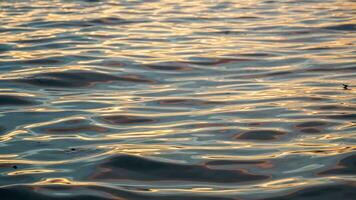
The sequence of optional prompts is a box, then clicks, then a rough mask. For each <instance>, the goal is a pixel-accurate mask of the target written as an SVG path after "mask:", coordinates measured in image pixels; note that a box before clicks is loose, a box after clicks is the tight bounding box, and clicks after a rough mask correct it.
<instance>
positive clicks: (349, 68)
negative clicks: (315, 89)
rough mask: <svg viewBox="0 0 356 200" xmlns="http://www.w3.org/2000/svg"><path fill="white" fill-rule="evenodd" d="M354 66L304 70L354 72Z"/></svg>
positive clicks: (307, 70)
mask: <svg viewBox="0 0 356 200" xmlns="http://www.w3.org/2000/svg"><path fill="white" fill-rule="evenodd" d="M355 70H356V66H344V67H342V66H341V67H335V66H333V67H326V66H325V67H314V68H309V69H305V71H306V72H355Z"/></svg>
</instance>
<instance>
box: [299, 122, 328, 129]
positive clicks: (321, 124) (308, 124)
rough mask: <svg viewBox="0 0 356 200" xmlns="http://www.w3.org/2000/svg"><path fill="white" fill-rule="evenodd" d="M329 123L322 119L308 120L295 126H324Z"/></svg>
mask: <svg viewBox="0 0 356 200" xmlns="http://www.w3.org/2000/svg"><path fill="white" fill-rule="evenodd" d="M328 124H329V123H327V122H324V121H309V122H302V123H299V124H297V125H296V127H297V128H310V127H319V126H326V125H328Z"/></svg>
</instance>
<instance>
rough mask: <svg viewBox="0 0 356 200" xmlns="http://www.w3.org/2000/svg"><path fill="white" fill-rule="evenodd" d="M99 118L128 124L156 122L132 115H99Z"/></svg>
mask: <svg viewBox="0 0 356 200" xmlns="http://www.w3.org/2000/svg"><path fill="white" fill-rule="evenodd" d="M100 119H101V120H103V121H105V122H107V123H110V124H117V125H129V124H141V123H152V122H156V120H154V119H150V118H146V117H140V116H133V115H107V116H102V117H100Z"/></svg>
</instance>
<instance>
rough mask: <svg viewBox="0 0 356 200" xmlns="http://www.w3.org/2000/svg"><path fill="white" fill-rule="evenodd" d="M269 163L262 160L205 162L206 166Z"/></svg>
mask: <svg viewBox="0 0 356 200" xmlns="http://www.w3.org/2000/svg"><path fill="white" fill-rule="evenodd" d="M265 163H267V161H262V160H212V161H207V162H205V165H260V164H265Z"/></svg>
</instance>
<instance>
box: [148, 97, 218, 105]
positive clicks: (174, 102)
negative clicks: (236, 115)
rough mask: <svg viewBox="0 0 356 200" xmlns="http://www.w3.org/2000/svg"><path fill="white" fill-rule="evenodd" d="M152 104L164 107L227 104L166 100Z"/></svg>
mask: <svg viewBox="0 0 356 200" xmlns="http://www.w3.org/2000/svg"><path fill="white" fill-rule="evenodd" d="M151 103H154V104H158V105H162V106H205V105H221V104H225V102H221V101H205V100H199V99H165V100H158V101H153V102H151Z"/></svg>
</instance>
